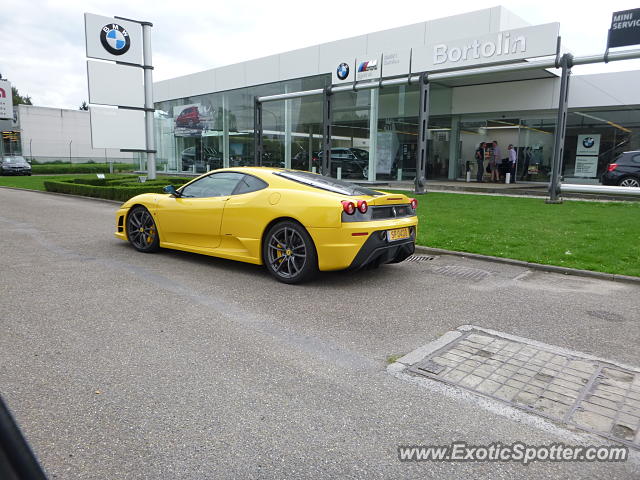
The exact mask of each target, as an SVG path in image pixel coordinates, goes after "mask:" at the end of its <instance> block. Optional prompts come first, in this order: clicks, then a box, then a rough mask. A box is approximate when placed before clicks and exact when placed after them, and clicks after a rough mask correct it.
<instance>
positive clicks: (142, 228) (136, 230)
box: [127, 206, 160, 253]
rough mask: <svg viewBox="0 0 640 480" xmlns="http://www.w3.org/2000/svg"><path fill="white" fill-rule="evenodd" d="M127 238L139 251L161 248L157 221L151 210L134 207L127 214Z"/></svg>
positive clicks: (148, 251)
mask: <svg viewBox="0 0 640 480" xmlns="http://www.w3.org/2000/svg"><path fill="white" fill-rule="evenodd" d="M127 238H128V239H129V243H131V245H133V248H135V249H136V250H138V251H139V252H144V253H151V252H155V251H156V250H158V249H159V248H160V237H159V236H158V229H157V228H156V223H155V222H154V221H153V217H152V216H151V213H149V210H147V209H146V208H144V207H142V206H137V207H134V208H133V209H132V210H131V212H129V215H128V216H127Z"/></svg>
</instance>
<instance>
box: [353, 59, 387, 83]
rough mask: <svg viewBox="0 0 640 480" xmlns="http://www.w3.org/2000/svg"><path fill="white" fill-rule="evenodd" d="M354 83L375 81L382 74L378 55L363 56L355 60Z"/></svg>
mask: <svg viewBox="0 0 640 480" xmlns="http://www.w3.org/2000/svg"><path fill="white" fill-rule="evenodd" d="M356 65H357V68H356V81H357V82H362V81H364V80H377V79H379V78H380V73H381V72H382V62H381V61H380V55H365V56H363V57H358V58H356Z"/></svg>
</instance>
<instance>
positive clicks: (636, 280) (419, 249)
mask: <svg viewBox="0 0 640 480" xmlns="http://www.w3.org/2000/svg"><path fill="white" fill-rule="evenodd" d="M416 253H422V254H426V255H452V256H456V257H463V258H470V259H473V260H482V261H485V262H495V263H502V264H508V265H516V266H518V267H524V268H530V269H532V270H540V271H543V272H553V273H561V274H563V275H576V276H579V277H591V278H597V279H600V280H609V281H613V282H624V283H632V284H635V285H640V277H632V276H629V275H618V274H617V273H605V272H594V271H591V270H580V269H577V268H568V267H560V266H557V265H544V264H542V263H533V262H526V261H524V260H515V259H513V258H502V257H493V256H491V255H481V254H479V253H469V252H458V251H455V250H445V249H443V248H432V247H423V246H421V245H416Z"/></svg>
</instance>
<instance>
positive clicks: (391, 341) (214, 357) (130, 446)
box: [0, 189, 640, 480]
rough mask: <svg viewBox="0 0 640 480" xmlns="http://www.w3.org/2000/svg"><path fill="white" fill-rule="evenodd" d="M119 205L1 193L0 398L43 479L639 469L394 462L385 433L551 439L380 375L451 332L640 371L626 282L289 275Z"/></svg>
mask: <svg viewBox="0 0 640 480" xmlns="http://www.w3.org/2000/svg"><path fill="white" fill-rule="evenodd" d="M116 208H117V206H116V205H115V204H111V203H106V202H101V201H92V200H87V199H76V198H69V197H62V196H54V195H47V194H40V193H33V192H23V191H16V190H8V189H0V244H1V254H0V264H1V271H2V275H1V277H0V287H1V291H0V302H1V307H2V308H1V310H0V312H1V320H0V393H1V394H2V395H3V397H4V398H5V401H6V402H7V403H8V404H9V406H10V408H11V409H12V410H13V412H14V414H15V416H16V418H17V420H18V422H19V423H20V425H21V427H22V429H23V431H24V432H25V434H26V436H27V437H28V440H29V441H30V442H31V444H32V445H33V448H34V450H35V452H36V454H37V455H38V457H39V459H40V460H41V463H42V464H43V465H44V467H45V469H46V471H47V473H48V475H49V476H50V477H51V478H56V479H63V478H64V479H67V478H70V479H76V478H81V479H85V478H100V479H116V478H118V479H123V478H153V479H165V478H166V479H174V478H180V479H209V478H365V477H366V478H491V479H500V478H508V479H513V478H560V477H563V478H565V477H566V478H576V477H591V478H604V477H606V478H607V479H608V480H613V479H617V478H638V475H639V474H640V468H639V467H638V463H637V462H626V463H622V464H621V463H616V464H604V463H536V464H532V465H529V466H522V465H519V464H515V463H500V464H496V463H411V464H407V463H401V462H399V461H398V460H397V446H398V445H416V444H417V445H425V444H427V445H428V444H435V445H442V444H449V443H450V442H452V441H455V440H463V441H466V442H468V443H470V444H476V445H478V444H490V443H493V442H498V441H499V442H502V443H503V444H510V443H513V442H515V441H523V442H525V443H528V444H549V443H552V442H558V441H561V442H565V443H567V437H566V436H565V435H564V433H563V432H564V430H563V429H559V430H558V431H553V430H552V431H548V430H545V429H544V428H537V427H535V426H531V425H529V424H527V423H522V422H518V421H515V420H514V419H513V418H509V417H506V416H503V415H501V414H499V413H496V412H494V411H490V410H487V409H485V408H483V407H482V406H481V405H478V404H477V403H475V402H470V401H468V400H464V399H455V398H451V397H448V396H445V395H443V394H442V393H440V392H438V391H431V390H428V389H425V388H421V387H419V386H417V385H413V384H411V383H407V382H403V381H401V380H399V379H397V378H395V377H393V376H391V375H390V374H388V373H387V372H386V366H387V357H388V356H389V355H397V354H404V353H407V352H409V351H411V350H414V349H415V348H417V347H419V346H421V345H424V344H426V343H428V342H430V341H432V340H434V339H436V338H437V337H439V336H440V335H442V334H443V333H445V332H446V331H448V330H451V329H454V328H455V327H457V326H459V325H463V324H474V325H478V326H482V327H486V328H491V329H495V330H500V331H503V332H507V333H510V334H514V335H519V336H522V337H527V338H531V339H534V340H538V341H541V342H545V343H549V344H553V345H558V346H560V347H564V348H569V349H573V350H578V351H583V352H587V353H590V354H593V355H598V356H602V357H605V358H610V359H612V360H616V361H620V362H625V363H628V364H632V365H637V364H638V363H640V329H639V327H638V321H639V317H638V298H639V294H640V288H639V287H638V286H634V285H629V284H621V283H613V282H607V281H601V280H596V279H587V278H579V277H566V276H562V275H557V274H551V273H542V272H528V271H527V270H525V269H523V268H520V267H515V266H507V265H499V264H494V263H483V262H478V261H471V260H466V259H461V258H453V257H447V256H442V257H438V258H436V259H434V260H431V261H426V262H419V263H418V262H416V263H404V264H400V265H394V266H385V267H382V268H380V269H378V270H377V271H374V272H359V273H330V274H323V275H321V276H320V277H319V279H318V280H317V281H315V282H313V283H310V284H307V285H303V286H287V285H284V284H280V283H278V282H276V281H275V280H272V279H271V277H269V276H268V274H267V273H266V272H265V271H263V270H262V269H261V268H259V267H256V266H252V265H244V264H240V263H234V262H230V261H224V260H219V259H215V258H209V257H204V256H197V255H192V254H186V253H180V252H172V251H162V252H160V253H157V254H140V253H137V252H136V251H134V250H133V249H132V248H131V247H130V246H129V245H128V244H126V243H125V242H122V241H120V240H117V239H115V238H114V237H113V235H112V232H113V222H114V216H113V214H114V212H115V210H116ZM531 240H532V241H535V239H531ZM612 253H614V250H612ZM447 265H449V266H462V267H466V268H474V269H478V270H483V271H485V272H486V273H485V274H484V278H482V279H478V278H464V277H460V276H456V275H453V274H452V273H451V270H449V271H448V273H447V271H446V270H445V269H442V270H440V271H441V272H444V273H436V271H435V270H436V269H438V267H443V266H447ZM482 276H483V275H479V277H482ZM567 435H568V434H567ZM602 443H605V442H604V441H603V442H602Z"/></svg>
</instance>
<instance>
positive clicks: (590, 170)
mask: <svg viewBox="0 0 640 480" xmlns="http://www.w3.org/2000/svg"><path fill="white" fill-rule="evenodd" d="M573 175H574V176H575V177H589V178H595V177H596V176H597V175H598V157H594V156H591V157H576V166H575V168H574V172H573Z"/></svg>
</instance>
